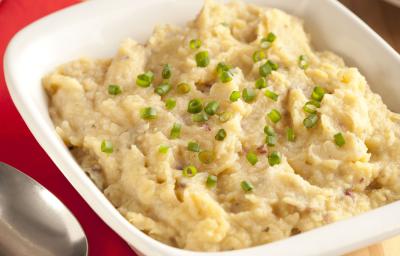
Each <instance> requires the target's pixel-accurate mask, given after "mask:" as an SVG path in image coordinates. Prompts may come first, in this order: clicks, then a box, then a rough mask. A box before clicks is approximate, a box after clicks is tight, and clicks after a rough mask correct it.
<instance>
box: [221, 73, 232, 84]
mask: <svg viewBox="0 0 400 256" xmlns="http://www.w3.org/2000/svg"><path fill="white" fill-rule="evenodd" d="M218 76H219V80H220V81H221V82H222V83H224V84H225V83H229V82H230V81H232V79H233V73H232V71H231V70H228V71H225V70H224V71H222V72H221V73H219V75H218Z"/></svg>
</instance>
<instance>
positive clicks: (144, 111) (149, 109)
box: [140, 107, 157, 120]
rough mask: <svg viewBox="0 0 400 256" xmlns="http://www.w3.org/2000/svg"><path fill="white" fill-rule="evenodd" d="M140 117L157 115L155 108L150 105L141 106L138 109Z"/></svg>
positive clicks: (146, 117) (145, 117)
mask: <svg viewBox="0 0 400 256" xmlns="http://www.w3.org/2000/svg"><path fill="white" fill-rule="evenodd" d="M140 117H141V118H143V119H146V120H150V119H155V118H156V117H157V110H156V109H155V108H152V107H146V108H142V109H141V110H140Z"/></svg>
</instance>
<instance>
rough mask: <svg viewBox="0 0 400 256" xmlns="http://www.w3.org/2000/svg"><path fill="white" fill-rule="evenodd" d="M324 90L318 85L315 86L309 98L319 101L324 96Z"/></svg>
mask: <svg viewBox="0 0 400 256" xmlns="http://www.w3.org/2000/svg"><path fill="white" fill-rule="evenodd" d="M324 95H325V90H324V88H322V87H320V86H315V87H314V90H313V92H312V94H311V98H312V99H313V100H316V101H321V100H322V99H323V98H324Z"/></svg>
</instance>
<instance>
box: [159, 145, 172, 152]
mask: <svg viewBox="0 0 400 256" xmlns="http://www.w3.org/2000/svg"><path fill="white" fill-rule="evenodd" d="M168 150H169V146H168V145H161V146H160V147H159V148H158V152H159V153H161V154H166V153H168Z"/></svg>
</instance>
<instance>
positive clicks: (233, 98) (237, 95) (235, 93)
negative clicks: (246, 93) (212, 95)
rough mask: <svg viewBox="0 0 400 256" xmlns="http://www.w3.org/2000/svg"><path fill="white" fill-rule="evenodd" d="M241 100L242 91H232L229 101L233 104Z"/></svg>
mask: <svg viewBox="0 0 400 256" xmlns="http://www.w3.org/2000/svg"><path fill="white" fill-rule="evenodd" d="M238 99H240V91H232V93H231V96H229V100H230V101H231V102H235V101H237V100H238Z"/></svg>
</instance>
